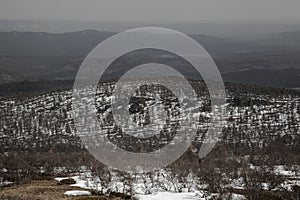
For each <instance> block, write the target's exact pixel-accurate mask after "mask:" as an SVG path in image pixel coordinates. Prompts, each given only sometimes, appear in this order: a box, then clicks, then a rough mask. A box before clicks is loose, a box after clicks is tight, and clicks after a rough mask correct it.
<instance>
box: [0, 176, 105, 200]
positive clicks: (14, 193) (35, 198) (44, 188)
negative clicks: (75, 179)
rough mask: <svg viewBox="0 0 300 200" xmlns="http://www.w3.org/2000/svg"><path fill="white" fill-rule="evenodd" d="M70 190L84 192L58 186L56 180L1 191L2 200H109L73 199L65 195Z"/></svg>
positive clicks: (97, 199) (74, 188) (96, 199)
mask: <svg viewBox="0 0 300 200" xmlns="http://www.w3.org/2000/svg"><path fill="white" fill-rule="evenodd" d="M68 190H82V188H77V187H71V186H70V185H58V182H57V181H55V180H48V181H32V182H30V183H27V184H23V185H16V186H12V187H7V188H2V189H0V199H1V200H61V199H63V200H69V199H76V200H108V199H109V198H107V197H105V196H103V197H100V196H88V197H87V196H86V197H71V196H66V195H64V193H65V192H66V191H68Z"/></svg>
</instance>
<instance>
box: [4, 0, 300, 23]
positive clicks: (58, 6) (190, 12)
mask: <svg viewBox="0 0 300 200" xmlns="http://www.w3.org/2000/svg"><path fill="white" fill-rule="evenodd" d="M299 8H300V0H0V19H41V20H92V21H147V22H160V21H173V22H176V21H178V22H181V21H199V20H259V19H300V12H299V10H300V9H299Z"/></svg>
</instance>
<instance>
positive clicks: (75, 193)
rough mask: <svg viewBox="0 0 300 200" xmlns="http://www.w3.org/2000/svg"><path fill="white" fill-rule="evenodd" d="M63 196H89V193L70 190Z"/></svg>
mask: <svg viewBox="0 0 300 200" xmlns="http://www.w3.org/2000/svg"><path fill="white" fill-rule="evenodd" d="M64 194H65V195H68V196H89V195H91V193H90V192H89V191H84V190H71V191H66V192H65V193H64Z"/></svg>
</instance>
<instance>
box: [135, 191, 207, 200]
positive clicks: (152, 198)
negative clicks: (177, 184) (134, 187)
mask: <svg viewBox="0 0 300 200" xmlns="http://www.w3.org/2000/svg"><path fill="white" fill-rule="evenodd" d="M136 197H137V198H138V199H139V200H165V199H167V200H169V199H172V200H183V199H188V200H193V199H197V200H199V199H200V200H201V199H205V198H202V197H200V196H199V195H198V194H197V193H172V192H157V193H156V194H150V195H136Z"/></svg>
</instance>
